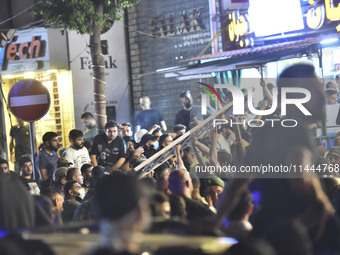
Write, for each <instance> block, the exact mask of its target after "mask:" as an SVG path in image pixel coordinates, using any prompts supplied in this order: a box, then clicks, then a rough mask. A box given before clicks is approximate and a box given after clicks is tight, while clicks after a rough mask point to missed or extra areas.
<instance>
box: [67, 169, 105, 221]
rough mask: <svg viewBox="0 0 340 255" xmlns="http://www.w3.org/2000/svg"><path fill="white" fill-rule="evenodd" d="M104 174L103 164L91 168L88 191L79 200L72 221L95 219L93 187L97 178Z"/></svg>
mask: <svg viewBox="0 0 340 255" xmlns="http://www.w3.org/2000/svg"><path fill="white" fill-rule="evenodd" d="M103 175H105V168H104V167H103V166H95V167H94V168H93V169H92V175H91V186H90V189H89V191H88V192H87V193H86V196H85V198H84V199H83V201H82V202H81V204H80V206H78V207H77V209H76V210H75V212H74V215H73V221H78V222H79V221H86V220H95V219H98V218H96V215H95V214H94V213H93V210H92V207H93V200H94V188H95V186H96V183H97V180H99V178H100V177H101V176H103Z"/></svg>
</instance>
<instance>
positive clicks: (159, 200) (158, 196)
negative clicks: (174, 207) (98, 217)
mask: <svg viewBox="0 0 340 255" xmlns="http://www.w3.org/2000/svg"><path fill="white" fill-rule="evenodd" d="M165 202H169V197H168V196H167V195H165V194H164V193H160V192H154V193H153V194H152V195H151V197H150V210H151V214H152V216H153V217H157V216H160V215H158V213H157V209H156V207H157V205H159V204H163V203H165Z"/></svg>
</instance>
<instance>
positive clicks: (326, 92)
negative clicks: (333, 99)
mask: <svg viewBox="0 0 340 255" xmlns="http://www.w3.org/2000/svg"><path fill="white" fill-rule="evenodd" d="M336 94H338V93H337V92H336V91H335V90H334V89H326V90H325V96H326V97H330V96H333V95H336Z"/></svg>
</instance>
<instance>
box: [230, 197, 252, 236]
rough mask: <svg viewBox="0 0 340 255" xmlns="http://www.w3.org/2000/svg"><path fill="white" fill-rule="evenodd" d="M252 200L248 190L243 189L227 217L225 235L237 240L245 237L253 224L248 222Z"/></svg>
mask: <svg viewBox="0 0 340 255" xmlns="http://www.w3.org/2000/svg"><path fill="white" fill-rule="evenodd" d="M253 210H254V201H253V198H252V195H251V193H250V192H249V191H245V192H244V193H243V194H242V195H241V197H240V200H239V201H238V203H237V205H236V206H235V208H234V209H233V211H232V212H231V213H230V215H229V217H228V225H227V227H226V228H225V229H224V233H225V234H226V235H227V236H230V237H233V238H235V239H237V240H239V241H244V240H246V239H247V237H248V235H249V233H250V231H251V230H252V229H253V226H252V225H251V223H250V222H249V216H250V215H251V214H252V213H253Z"/></svg>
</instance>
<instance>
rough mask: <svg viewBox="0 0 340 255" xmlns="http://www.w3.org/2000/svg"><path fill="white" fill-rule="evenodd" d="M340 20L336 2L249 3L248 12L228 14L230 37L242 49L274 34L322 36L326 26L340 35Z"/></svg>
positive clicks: (278, 0)
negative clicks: (309, 33) (319, 34)
mask: <svg viewBox="0 0 340 255" xmlns="http://www.w3.org/2000/svg"><path fill="white" fill-rule="evenodd" d="M339 20H340V4H338V2H335V0H320V1H314V0H309V1H308V2H307V1H304V0H284V1H283V0H249V8H248V9H247V10H235V11H232V12H230V13H229V14H228V16H227V28H228V34H227V37H228V39H229V41H230V42H232V43H233V44H234V45H237V46H238V47H241V48H243V47H248V46H254V44H256V41H260V40H261V39H264V38H266V37H269V36H273V35H279V36H280V35H281V38H284V37H286V36H287V34H289V33H290V34H292V33H297V34H296V36H298V35H300V36H301V34H303V32H305V31H307V30H308V31H313V30H314V31H318V33H320V32H322V29H323V28H326V27H327V28H331V29H332V28H333V29H334V32H340V25H339V24H338V21H339ZM329 31H331V30H328V33H329ZM290 37H292V36H290Z"/></svg>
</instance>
